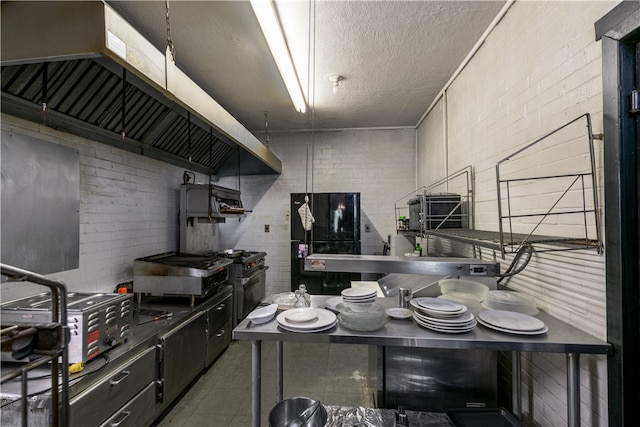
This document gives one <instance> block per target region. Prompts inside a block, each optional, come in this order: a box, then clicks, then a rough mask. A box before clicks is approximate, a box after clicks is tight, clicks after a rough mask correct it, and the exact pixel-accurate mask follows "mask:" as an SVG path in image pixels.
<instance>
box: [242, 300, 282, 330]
mask: <svg viewBox="0 0 640 427" xmlns="http://www.w3.org/2000/svg"><path fill="white" fill-rule="evenodd" d="M277 310H278V304H269V305H268V306H266V307H260V308H258V309H255V310H253V311H252V312H251V313H249V314H247V319H249V320H251V323H255V324H256V325H259V324H261V323H267V322H268V321H269V320H271V319H273V316H274V315H275V314H276V311H277Z"/></svg>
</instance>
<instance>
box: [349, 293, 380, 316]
mask: <svg viewBox="0 0 640 427" xmlns="http://www.w3.org/2000/svg"><path fill="white" fill-rule="evenodd" d="M377 295H378V292H377V291H376V290H375V289H370V288H347V289H344V290H343V291H342V301H343V302H344V303H345V305H346V306H347V307H349V308H350V309H351V310H352V311H354V312H356V313H363V312H366V311H369V309H370V308H371V306H372V305H373V303H374V301H375V300H376V296H377Z"/></svg>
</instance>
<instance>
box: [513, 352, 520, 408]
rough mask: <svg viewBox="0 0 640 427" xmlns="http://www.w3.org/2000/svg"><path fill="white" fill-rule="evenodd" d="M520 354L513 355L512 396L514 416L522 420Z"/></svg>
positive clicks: (514, 353)
mask: <svg viewBox="0 0 640 427" xmlns="http://www.w3.org/2000/svg"><path fill="white" fill-rule="evenodd" d="M521 373H522V370H521V359H520V352H519V351H514V352H512V353H511V395H512V399H513V402H512V410H513V415H515V416H516V418H517V419H522V378H521Z"/></svg>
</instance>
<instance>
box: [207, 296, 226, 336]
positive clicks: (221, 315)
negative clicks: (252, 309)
mask: <svg viewBox="0 0 640 427" xmlns="http://www.w3.org/2000/svg"><path fill="white" fill-rule="evenodd" d="M231 305H232V301H231V296H229V297H228V298H226V299H225V300H224V301H221V302H220V303H218V304H216V305H215V306H213V307H211V308H210V309H209V310H207V317H208V322H209V330H210V331H217V330H218V329H220V327H222V325H224V324H225V323H227V321H228V320H229V319H230V318H231V309H232V307H231Z"/></svg>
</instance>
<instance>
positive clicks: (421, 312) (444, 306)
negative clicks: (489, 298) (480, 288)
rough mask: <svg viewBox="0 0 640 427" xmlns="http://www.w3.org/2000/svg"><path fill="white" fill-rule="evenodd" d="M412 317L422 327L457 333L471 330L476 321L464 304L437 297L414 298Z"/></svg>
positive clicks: (412, 301) (411, 302)
mask: <svg viewBox="0 0 640 427" xmlns="http://www.w3.org/2000/svg"><path fill="white" fill-rule="evenodd" d="M409 303H410V304H411V306H412V307H413V308H414V313H413V319H414V320H415V321H416V323H417V324H418V325H420V326H422V327H424V328H427V329H431V330H432V331H436V332H443V333H448V334H459V333H464V332H469V331H472V330H473V328H475V327H476V325H477V321H476V319H475V316H474V315H473V313H471V312H470V311H468V310H467V307H466V306H465V305H464V304H460V303H457V302H455V301H450V300H446V299H439V298H414V299H412V300H411V301H409Z"/></svg>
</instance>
